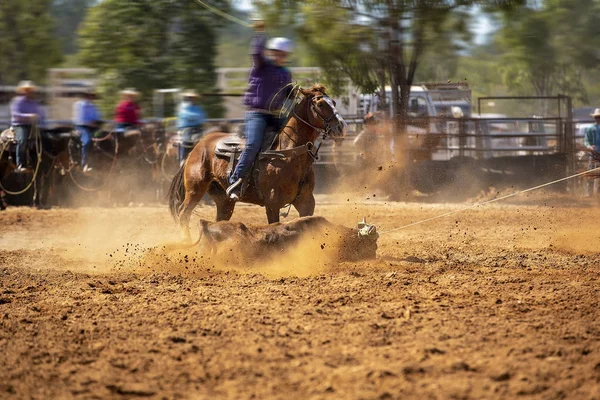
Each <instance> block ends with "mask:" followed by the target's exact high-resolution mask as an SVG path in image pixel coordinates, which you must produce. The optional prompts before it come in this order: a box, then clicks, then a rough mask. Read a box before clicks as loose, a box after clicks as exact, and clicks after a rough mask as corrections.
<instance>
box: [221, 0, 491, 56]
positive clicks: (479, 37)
mask: <svg viewBox="0 0 600 400" xmlns="http://www.w3.org/2000/svg"><path fill="white" fill-rule="evenodd" d="M233 5H234V6H235V7H236V8H239V9H240V10H243V11H253V10H254V7H253V6H252V0H233ZM473 13H474V14H475V15H476V16H475V18H474V22H473V24H472V26H471V29H472V30H473V33H474V41H475V44H477V45H480V44H483V43H485V42H486V40H487V38H488V36H489V34H490V33H491V32H492V31H493V30H494V26H493V25H492V22H491V21H490V19H489V18H488V17H486V16H485V15H483V14H482V13H481V12H480V10H479V8H478V7H476V8H475V9H474V10H473Z"/></svg>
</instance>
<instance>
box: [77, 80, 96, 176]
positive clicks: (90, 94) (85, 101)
mask: <svg viewBox="0 0 600 400" xmlns="http://www.w3.org/2000/svg"><path fill="white" fill-rule="evenodd" d="M96 97H97V95H96V91H94V90H93V89H89V90H88V91H86V92H85V93H84V94H83V98H82V99H81V100H79V101H77V102H76V103H75V104H74V105H73V124H74V125H75V129H76V130H77V132H78V133H79V138H80V140H81V167H82V168H83V172H90V171H91V170H92V169H91V168H90V167H89V165H88V157H89V153H90V149H91V147H92V138H93V137H94V133H95V132H96V130H97V129H98V128H99V127H100V124H101V123H102V117H101V116H100V112H99V111H98V107H96V105H95V104H94V100H95V99H96Z"/></svg>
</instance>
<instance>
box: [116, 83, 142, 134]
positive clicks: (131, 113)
mask: <svg viewBox="0 0 600 400" xmlns="http://www.w3.org/2000/svg"><path fill="white" fill-rule="evenodd" d="M139 94H140V93H139V92H138V91H137V90H135V89H131V88H130V89H125V90H123V91H122V92H121V98H122V100H121V102H120V103H119V104H117V107H116V108H115V122H116V123H117V126H116V129H115V130H116V131H117V132H125V131H126V130H129V129H135V128H137V126H138V125H139V124H140V114H141V111H140V106H139V105H138V103H137V99H138V97H139Z"/></svg>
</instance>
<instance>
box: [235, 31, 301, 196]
mask: <svg viewBox="0 0 600 400" xmlns="http://www.w3.org/2000/svg"><path fill="white" fill-rule="evenodd" d="M264 28H265V25H264V22H263V21H257V22H255V24H254V30H255V34H254V38H253V39H252V44H251V57H252V69H251V70H250V76H249V78H248V89H247V90H246V94H245V96H244V105H245V106H246V107H247V111H246V118H245V120H246V121H245V127H246V128H245V135H246V146H245V147H244V150H243V151H242V154H241V155H240V160H239V162H238V164H237V166H236V167H235V170H234V171H233V173H232V174H231V177H230V178H229V184H230V185H229V187H228V188H227V191H226V192H227V195H228V196H229V197H230V198H231V199H232V200H236V201H237V200H239V197H240V191H241V188H242V183H243V182H244V180H245V179H247V177H248V175H249V174H250V171H251V169H252V165H253V164H254V160H255V159H256V156H257V155H258V153H259V151H260V147H261V145H262V141H263V138H264V132H265V128H266V127H267V126H268V125H271V126H273V127H274V128H275V129H276V130H277V131H279V129H280V128H281V125H282V121H280V120H279V118H278V115H279V110H280V109H281V107H282V106H283V103H284V101H285V100H286V99H287V98H288V96H289V94H290V93H291V90H292V88H291V82H292V74H291V72H290V71H289V70H288V69H287V68H285V65H286V63H287V60H288V57H289V55H290V53H291V52H292V50H293V44H292V42H291V40H289V39H286V38H282V37H277V38H273V39H271V40H269V41H268V42H267V38H266V35H265V32H264Z"/></svg>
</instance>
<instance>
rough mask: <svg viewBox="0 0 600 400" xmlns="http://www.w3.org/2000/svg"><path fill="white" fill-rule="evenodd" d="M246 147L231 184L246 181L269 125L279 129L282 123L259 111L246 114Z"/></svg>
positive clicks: (232, 176)
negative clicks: (241, 179) (241, 180)
mask: <svg viewBox="0 0 600 400" xmlns="http://www.w3.org/2000/svg"><path fill="white" fill-rule="evenodd" d="M245 123H246V132H245V133H246V147H244V151H242V154H241V155H240V161H239V162H238V164H237V166H236V167H235V171H234V172H233V174H232V175H231V178H230V180H229V181H230V182H229V183H233V182H235V181H237V180H238V179H239V178H243V179H246V178H247V175H248V174H249V173H250V170H251V169H252V164H254V160H255V159H256V156H257V155H258V153H259V152H260V147H261V145H262V142H263V138H264V136H265V128H266V127H267V125H273V126H274V127H275V129H279V125H280V121H279V120H278V118H276V117H275V116H273V115H271V114H265V113H261V112H258V111H248V112H246V122H245Z"/></svg>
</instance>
